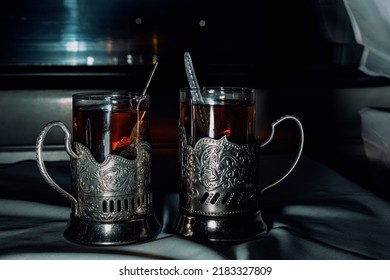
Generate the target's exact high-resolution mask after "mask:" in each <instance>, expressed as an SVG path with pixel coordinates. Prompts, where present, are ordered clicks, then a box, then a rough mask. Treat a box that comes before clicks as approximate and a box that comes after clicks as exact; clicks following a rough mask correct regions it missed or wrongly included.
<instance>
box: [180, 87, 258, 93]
mask: <svg viewBox="0 0 390 280" xmlns="http://www.w3.org/2000/svg"><path fill="white" fill-rule="evenodd" d="M195 90H200V91H201V92H205V91H206V92H208V91H223V92H255V89H254V88H251V87H242V86H202V87H200V88H199V89H198V88H195V87H188V86H187V87H181V88H180V91H182V92H190V91H195Z"/></svg>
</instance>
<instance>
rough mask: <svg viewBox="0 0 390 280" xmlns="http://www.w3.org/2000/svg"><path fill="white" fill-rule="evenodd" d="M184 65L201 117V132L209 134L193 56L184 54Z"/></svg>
mask: <svg viewBox="0 0 390 280" xmlns="http://www.w3.org/2000/svg"><path fill="white" fill-rule="evenodd" d="M184 64H185V69H186V74H187V79H188V83H189V85H190V92H191V98H192V100H193V103H195V108H196V112H195V113H196V115H197V116H198V117H199V120H200V122H199V123H198V125H199V127H200V130H201V131H202V132H203V133H206V132H207V122H206V118H205V116H206V115H207V114H206V112H205V110H204V107H203V106H202V107H201V105H204V102H203V97H202V94H201V91H200V87H199V83H198V80H197V79H196V74H195V69H194V65H193V64H192V59H191V55H190V53H188V52H185V53H184Z"/></svg>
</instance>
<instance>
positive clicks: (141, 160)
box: [71, 142, 152, 222]
mask: <svg viewBox="0 0 390 280" xmlns="http://www.w3.org/2000/svg"><path fill="white" fill-rule="evenodd" d="M73 145H74V149H75V152H76V154H77V155H78V158H77V159H71V170H72V171H71V172H72V174H73V176H72V189H73V192H74V193H75V194H77V195H76V197H77V200H78V210H79V215H80V218H82V219H85V220H90V221H103V222H114V221H125V220H129V219H131V218H134V217H138V216H142V215H145V214H147V213H149V212H151V211H152V201H151V187H150V151H151V145H150V144H149V143H148V142H140V143H139V144H138V145H137V146H136V149H137V157H136V158H135V159H134V160H129V159H126V158H124V157H121V156H117V155H107V156H106V158H105V160H104V162H103V163H98V162H97V161H96V160H95V159H94V157H93V156H92V154H91V152H90V151H89V150H88V148H87V147H85V146H84V145H82V144H80V143H74V144H73Z"/></svg>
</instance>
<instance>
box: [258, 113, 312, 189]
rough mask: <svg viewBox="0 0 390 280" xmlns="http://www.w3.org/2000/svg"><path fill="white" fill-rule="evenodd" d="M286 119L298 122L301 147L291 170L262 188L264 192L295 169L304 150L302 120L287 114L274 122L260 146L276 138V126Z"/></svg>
mask: <svg viewBox="0 0 390 280" xmlns="http://www.w3.org/2000/svg"><path fill="white" fill-rule="evenodd" d="M285 120H293V121H295V122H296V123H297V124H298V127H299V132H300V137H301V142H300V144H299V149H298V153H297V155H296V157H295V160H294V163H293V165H292V166H291V167H290V169H289V170H287V172H286V173H285V174H284V175H283V176H282V177H281V178H280V179H278V180H276V181H275V182H273V183H271V184H269V185H268V186H266V187H264V188H263V189H262V190H261V193H263V192H264V191H265V190H268V189H270V188H272V187H273V186H275V185H277V184H279V183H280V182H281V181H283V180H284V179H285V178H286V177H287V176H288V175H289V174H290V173H291V171H293V169H294V168H295V166H296V165H297V163H298V161H299V159H300V157H301V155H302V150H303V142H304V138H305V137H304V132H303V126H302V123H301V121H300V120H299V119H298V118H297V117H295V116H292V115H285V116H283V117H281V118H279V119H277V120H276V121H275V122H274V123H272V130H271V134H270V136H269V137H268V138H267V139H266V140H265V141H264V142H263V143H262V144H261V145H260V147H264V146H266V145H268V144H269V143H270V142H271V141H272V139H273V138H274V134H275V126H276V125H278V124H279V123H281V122H282V121H285Z"/></svg>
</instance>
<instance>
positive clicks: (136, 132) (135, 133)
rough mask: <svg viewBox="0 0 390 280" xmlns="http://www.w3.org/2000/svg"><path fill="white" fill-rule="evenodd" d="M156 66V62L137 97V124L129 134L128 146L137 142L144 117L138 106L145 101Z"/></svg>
mask: <svg viewBox="0 0 390 280" xmlns="http://www.w3.org/2000/svg"><path fill="white" fill-rule="evenodd" d="M157 65H158V61H157V62H156V63H155V64H154V67H153V70H152V72H151V73H150V75H149V78H148V80H147V82H146V85H145V88H144V90H143V91H142V93H141V94H140V95H139V96H138V97H137V123H136V124H135V126H134V128H133V130H132V131H131V134H130V145H135V144H137V143H138V142H139V138H140V137H139V136H140V129H141V128H142V122H143V118H144V116H145V114H146V112H145V111H143V112H142V114H140V110H139V106H140V104H141V101H142V100H144V99H145V96H146V91H147V90H148V87H149V84H150V81H151V80H152V78H153V75H154V72H155V71H156V68H157Z"/></svg>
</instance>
